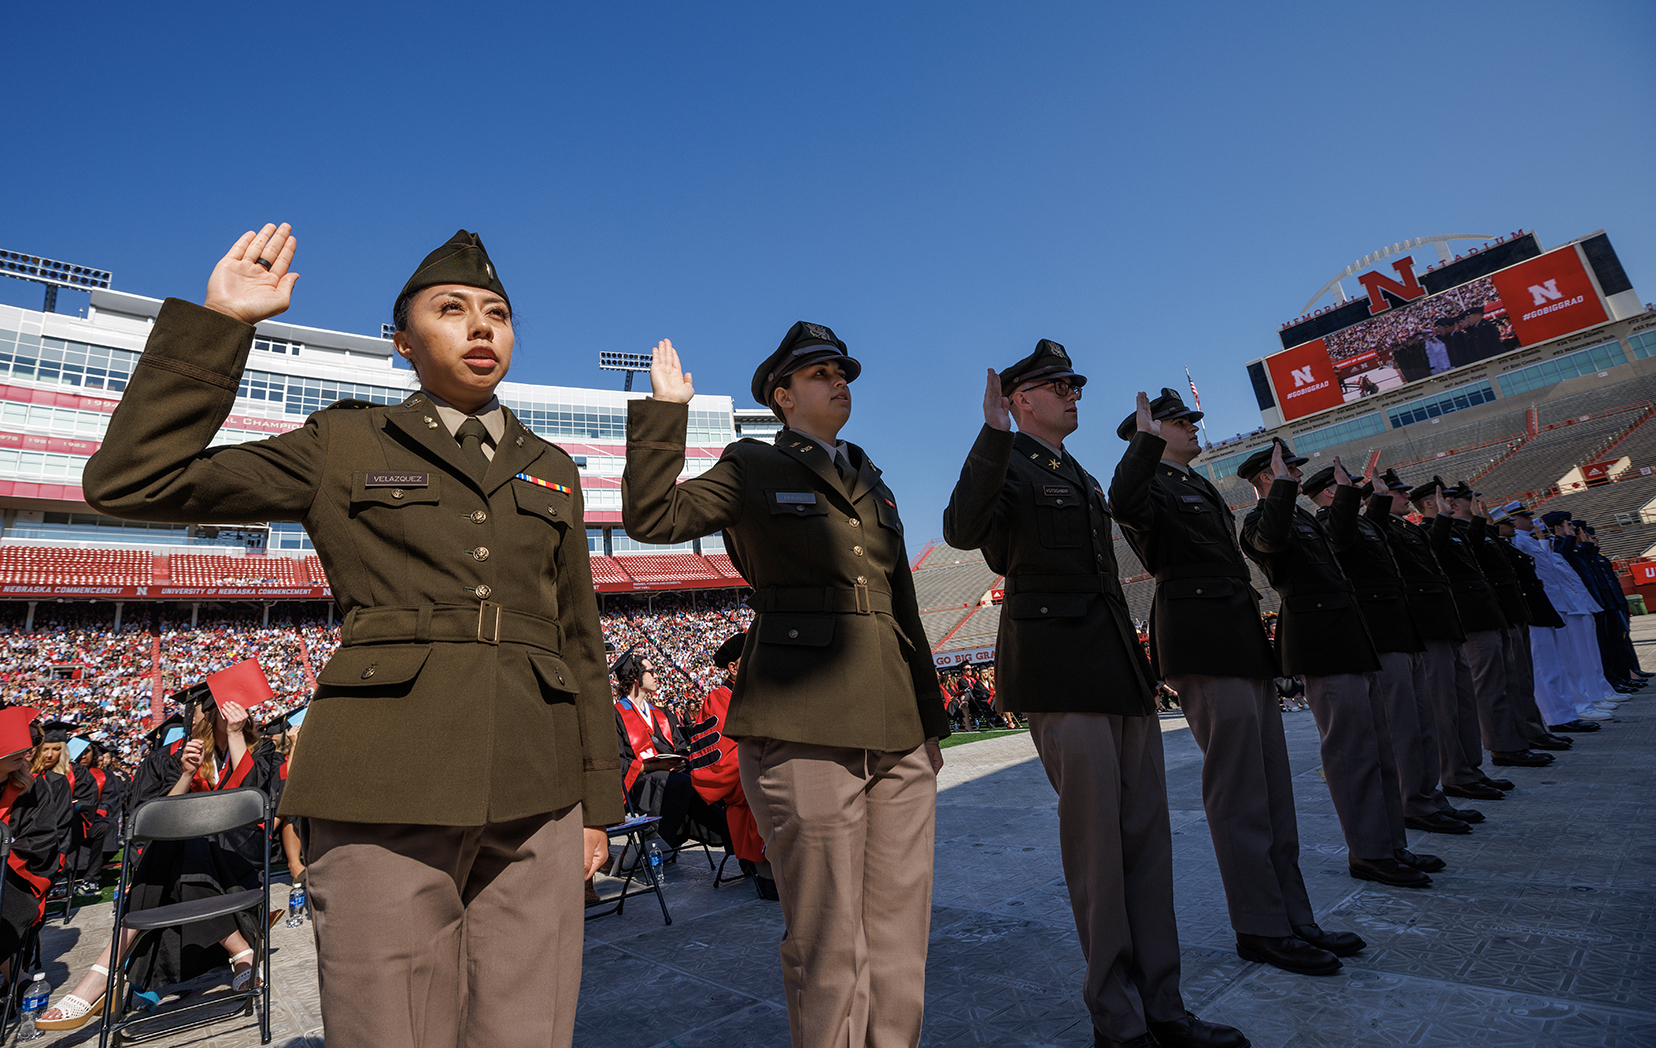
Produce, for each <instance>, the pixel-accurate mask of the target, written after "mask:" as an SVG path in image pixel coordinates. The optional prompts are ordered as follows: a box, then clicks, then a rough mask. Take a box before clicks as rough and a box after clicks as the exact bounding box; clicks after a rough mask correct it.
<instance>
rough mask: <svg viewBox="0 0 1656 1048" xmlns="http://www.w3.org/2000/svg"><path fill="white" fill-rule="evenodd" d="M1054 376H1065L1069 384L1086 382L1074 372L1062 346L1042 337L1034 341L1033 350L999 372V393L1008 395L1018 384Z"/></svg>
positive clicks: (1083, 376) (1076, 384) (1084, 378)
mask: <svg viewBox="0 0 1656 1048" xmlns="http://www.w3.org/2000/svg"><path fill="white" fill-rule="evenodd" d="M1055 378H1067V379H1069V380H1070V385H1072V386H1076V387H1080V386H1085V385H1086V384H1087V376H1085V375H1077V374H1076V373H1075V368H1074V367H1073V366H1072V365H1071V364H1070V358H1069V354H1068V353H1066V352H1064V347H1063V346H1060V345H1059V344H1058V343H1056V342H1054V341H1052V339H1050V338H1043V339H1041V341H1039V342H1037V343H1035V352H1033V353H1031V354H1029V356H1027V357H1024V358H1023V359H1022V360H1020V361H1018V362H1017V363H1016V364H1013V365H1012V366H1011V367H1009V368H1007V369H1006V370H1004V371H1002V372H1001V373H1000V384H1001V395H1002V396H1006V397H1010V396H1011V395H1012V394H1013V393H1015V392H1016V391H1017V389H1018V387H1019V386H1023V385H1027V384H1029V383H1031V382H1048V381H1051V380H1052V379H1055Z"/></svg>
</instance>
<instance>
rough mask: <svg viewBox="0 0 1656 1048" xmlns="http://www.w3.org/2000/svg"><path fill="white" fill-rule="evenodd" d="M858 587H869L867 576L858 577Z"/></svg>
mask: <svg viewBox="0 0 1656 1048" xmlns="http://www.w3.org/2000/svg"><path fill="white" fill-rule="evenodd" d="M857 585H859V586H866V585H868V578H867V576H864V575H858V576H857Z"/></svg>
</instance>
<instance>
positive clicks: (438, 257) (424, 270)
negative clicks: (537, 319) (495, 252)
mask: <svg viewBox="0 0 1656 1048" xmlns="http://www.w3.org/2000/svg"><path fill="white" fill-rule="evenodd" d="M438 284H465V285H466V286H467V287H480V288H484V289H486V290H489V291H493V292H494V293H495V294H497V295H499V296H500V297H501V298H504V299H506V305H507V306H508V307H510V306H511V304H512V300H511V299H510V298H508V297H507V295H506V288H505V287H504V286H503V285H502V284H501V283H500V277H499V276H497V275H496V274H495V268H494V263H493V262H490V261H489V253H488V252H487V251H485V250H483V241H482V239H481V238H479V237H478V235H477V234H476V233H468V232H466V231H465V230H464V229H462V230H460V231H459V232H457V233H455V234H454V235H453V236H452V237H450V238H449V239H448V243H446V244H444V245H443V246H442V247H440V248H438V249H437V250H436V251H433V252H432V253H431V254H429V255H427V256H426V257H425V260H424V261H423V262H421V263H420V266H419V268H418V269H416V270H414V275H413V276H411V277H409V278H408V283H406V284H404V285H403V289H402V290H401V291H399V292H397V298H396V301H397V302H401V301H402V300H403V299H405V298H407V297H408V296H410V295H412V294H414V293H415V292H416V291H423V290H425V289H426V288H428V287H436V286H437V285H438ZM392 311H393V313H395V311H396V306H395V305H393V306H392Z"/></svg>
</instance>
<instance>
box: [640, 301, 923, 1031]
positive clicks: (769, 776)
mask: <svg viewBox="0 0 1656 1048" xmlns="http://www.w3.org/2000/svg"><path fill="white" fill-rule="evenodd" d="M861 370H862V368H861V365H859V364H858V363H857V362H856V360H854V359H852V358H851V357H850V356H849V355H848V354H847V353H846V349H845V343H843V342H841V341H839V340H838V339H837V338H835V337H834V333H833V332H832V331H830V330H828V329H827V328H825V327H822V326H820V325H817V324H806V323H799V324H795V325H794V326H793V328H792V330H790V331H789V332H788V335H787V337H786V338H784V339H783V340H782V344H781V345H780V346H779V347H777V350H776V352H775V353H773V354H771V356H770V357H769V358H768V359H767V360H766V361H765V362H764V363H763V364H761V365H760V366H759V370H758V372H757V373H756V374H755V375H754V378H753V397H754V399H755V400H757V401H759V402H760V403H762V404H768V405H770V406H771V407H772V408H773V410H775V411H776V412H777V414H778V415H779V416H781V417H782V420H783V422H784V423H785V425H786V428H784V429H783V430H782V432H781V433H780V434H778V435H777V438H776V443H775V444H762V443H760V442H758V441H754V440H743V441H739V442H737V443H735V444H732V445H731V446H730V447H728V448H726V449H725V453H724V456H723V457H722V458H720V460H719V462H718V463H717V464H716V465H715V466H714V467H713V468H712V469H710V470H708V471H707V472H706V473H703V474H702V475H701V476H698V477H695V478H693V479H691V480H687V481H685V482H684V483H683V484H675V483H674V480H675V479H676V478H677V477H678V475H679V472H680V471H681V470H682V469H683V468H684V439H685V429H686V424H687V421H688V416H689V409H688V407H687V405H688V404H689V402H690V398H691V397H692V396H693V395H694V393H695V390H694V388H693V387H692V386H691V384H690V375H688V374H686V373H683V372H682V371H681V370H680V368H679V359H678V354H677V353H676V352H674V350H673V347H672V344H671V343H670V342H662V343H661V344H660V345H658V346H657V347H656V350H655V355H654V359H653V361H652V366H651V368H650V385H651V389H652V390H653V391H654V392H653V395H652V397H651V399H648V400H635V401H633V402H632V403H630V404H628V405H627V408H628V414H627V468H626V473H625V476H624V477H623V480H622V492H621V498H622V517H623V519H624V520H625V521H626V525H627V533H628V534H629V535H631V536H633V537H634V538H636V539H638V540H640V541H642V542H661V543H666V542H682V541H684V540H686V539H691V538H696V537H698V536H701V535H708V534H711V533H713V532H715V531H720V530H723V531H724V532H725V533H726V535H727V537H728V538H727V544H728V546H729V549H730V554H731V558H732V559H733V560H734V561H735V562H736V564H737V566H738V567H739V568H740V569H741V571H742V574H743V576H745V577H746V578H747V579H748V581H749V582H750V583H752V584H753V586H754V593H753V596H752V597H751V598H750V602H751V603H752V605H753V608H754V610H755V611H756V612H758V618H757V619H756V620H755V621H754V624H753V628H752V629H750V630H749V631H748V635H747V643H746V645H745V647H744V648H743V650H742V660H741V661H742V672H741V675H740V676H738V677H737V678H736V687H735V690H734V692H733V694H732V696H731V700H730V710H729V713H728V715H727V718H726V722H725V734H727V735H729V736H731V737H733V738H736V739H738V740H739V742H738V747H737V757H738V761H739V763H740V765H741V774H742V789H743V791H744V792H745V793H746V794H747V798H748V802H749V804H751V805H752V807H753V815H754V819H755V821H756V822H757V823H758V825H759V832H760V833H761V835H762V836H764V838H765V855H766V857H767V858H768V859H769V860H770V863H771V866H772V868H773V869H774V871H775V874H776V888H777V891H778V893H779V894H780V895H781V897H782V899H781V901H782V914H783V918H784V919H785V921H786V922H787V934H786V936H785V938H784V939H783V942H782V976H783V981H784V983H785V984H786V987H787V998H788V1022H789V1026H790V1027H791V1028H792V1031H793V1043H794V1044H795V1045H796V1046H804V1045H821V1046H824V1048H826V1046H828V1045H835V1046H839V1048H844V1046H845V1045H847V1044H849V1045H853V1046H862V1045H868V1046H875V1045H877V1046H881V1048H885V1046H893V1048H894V1046H899V1045H910V1046H912V1045H915V1044H918V1043H919V1039H920V1019H921V1012H922V1005H923V1003H924V999H925V983H926V938H927V932H928V929H929V927H930V920H931V886H932V841H933V820H934V817H935V815H936V807H937V775H936V773H937V769H938V768H940V767H941V766H942V764H943V757H942V752H941V751H940V750H939V749H938V748H937V741H936V740H937V739H939V738H941V737H943V736H946V735H948V734H949V727H948V716H947V714H945V713H944V712H943V697H942V692H941V691H940V690H939V688H938V685H937V672H936V669H935V667H934V666H933V664H932V659H931V652H930V649H929V647H928V646H927V645H926V636H925V633H924V631H923V630H922V628H921V625H920V611H919V606H918V605H917V603H916V601H915V596H914V580H913V579H912V578H911V577H910V575H909V566H908V563H909V558H908V551H907V549H906V548H905V546H904V543H903V525H902V521H901V520H899V519H898V516H897V502H896V499H895V498H894V497H893V496H892V494H891V491H890V489H889V488H887V487H886V486H885V484H883V483H882V482H881V481H880V471H879V470H878V469H876V468H875V467H874V464H873V463H872V462H870V461H869V459H868V457H867V456H866V455H864V454H863V451H862V449H861V448H859V447H857V446H856V445H855V444H847V443H845V442H843V441H840V440H838V439H837V437H838V435H839V431H840V428H841V427H842V426H844V425H845V422H846V420H847V419H849V418H850V416H851V390H850V382H851V381H852V380H853V379H855V378H856V377H857V374H858V373H859V372H860V371H861Z"/></svg>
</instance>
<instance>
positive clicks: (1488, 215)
mask: <svg viewBox="0 0 1656 1048" xmlns="http://www.w3.org/2000/svg"><path fill="white" fill-rule="evenodd" d="M367 6H368V5H350V4H337V3H332V4H308V3H287V4H282V5H263V7H262V9H261V10H253V9H252V8H251V7H250V5H189V6H185V5H158V6H145V5H136V6H135V5H124V6H121V5H93V6H90V7H88V6H84V5H83V6H79V7H74V6H69V7H66V6H64V5H58V4H25V5H17V4H14V5H11V6H10V7H8V9H7V11H6V14H5V16H4V19H3V20H0V25H4V27H5V36H6V38H7V40H8V42H9V44H10V46H9V47H8V48H7V58H6V69H7V77H6V79H7V83H8V85H9V87H8V91H7V93H8V98H9V101H8V103H7V120H6V121H5V124H6V143H7V148H6V156H5V162H4V163H3V164H0V200H3V201H4V205H3V207H0V246H4V247H7V248H12V249H20V250H26V251H30V252H34V253H37V254H42V255H47V256H50V257H54V258H60V259H65V260H69V261H77V262H87V263H90V264H94V265H98V266H102V267H104V268H108V269H111V270H113V271H114V273H115V282H116V287H118V288H120V289H122V290H126V291H132V292H137V293H140V294H147V295H157V296H160V295H176V296H180V297H185V298H194V299H196V300H198V301H199V298H200V296H201V294H202V289H203V286H204V284H205V280H206V276H207V273H208V271H209V269H210V267H211V264H212V263H213V261H214V260H216V259H217V257H218V256H219V255H220V254H221V253H222V252H223V250H224V249H225V248H226V247H227V246H228V245H229V244H230V243H231V242H232V241H233V240H234V239H235V238H236V236H237V235H238V234H239V233H240V232H241V231H242V230H244V229H247V228H250V227H252V226H256V225H257V224H258V223H260V222H263V221H266V220H273V221H281V220H287V221H290V222H292V223H293V225H294V227H295V229H296V230H297V232H298V234H299V236H300V251H299V257H298V260H297V263H296V266H295V268H296V269H298V270H299V271H300V272H301V273H302V274H303V279H302V280H301V281H300V282H299V286H298V290H297V292H296V294H295V299H294V305H293V308H292V309H291V310H290V311H289V313H288V314H287V316H286V319H289V320H292V321H293V322H295V323H301V324H311V325H316V326H320V327H330V328H339V329H343V330H348V331H360V332H364V333H370V334H373V333H377V332H378V330H379V324H380V323H381V321H384V320H387V319H389V312H390V306H391V300H392V298H393V296H394V295H395V293H396V291H397V289H398V288H399V287H400V286H401V284H402V282H403V281H404V279H406V277H407V275H408V273H409V272H410V271H411V269H412V267H413V265H414V264H415V263H416V262H417V261H418V260H419V259H420V258H421V257H422V256H423V255H424V254H425V253H426V252H427V251H429V250H430V249H431V248H433V247H435V246H436V245H437V244H439V243H441V242H442V241H443V240H445V239H446V238H447V237H448V236H449V235H450V234H452V233H453V232H454V230H455V229H456V228H458V227H462V226H463V227H465V228H468V229H472V230H476V231H478V232H479V233H481V235H482V236H483V238H484V241H485V243H486V244H487V245H488V247H489V250H490V253H491V255H492V256H493V258H494V259H495V261H496V263H497V265H498V268H499V270H500V272H501V274H502V277H503V279H504V281H505V283H506V286H507V288H508V290H509V292H510V293H511V296H512V300H513V304H514V306H515V307H516V309H517V311H518V313H519V315H520V317H521V321H522V324H521V328H520V331H519V343H518V351H517V356H516V359H515V362H514V367H513V371H512V377H513V378H515V379H520V380H525V381H539V382H549V383H560V384H569V385H585V386H592V385H597V386H609V387H613V386H615V385H616V384H617V383H618V379H619V376H617V375H614V374H611V373H605V372H599V371H598V370H597V369H596V359H597V353H598V351H599V350H600V349H622V350H644V349H646V348H648V347H649V346H650V345H651V344H653V343H654V342H655V340H656V339H658V338H663V337H670V338H672V339H673V341H674V344H675V345H677V346H678V347H679V348H680V350H681V352H682V354H683V355H684V357H685V359H686V361H687V366H689V367H690V368H691V370H693V371H694V373H695V375H696V380H697V381H696V385H697V388H698V389H699V390H700V391H702V392H705V393H723V394H728V395H733V396H735V397H737V399H738V403H744V402H746V401H747V392H746V391H747V388H748V382H749V377H750V375H751V374H752V371H753V368H754V366H755V365H756V364H757V362H758V361H759V360H760V359H762V358H763V357H764V356H765V355H766V354H767V353H769V352H770V351H771V350H772V349H774V348H775V346H776V344H777V342H778V341H779V340H780V338H781V336H782V334H783V333H784V332H785V331H786V330H787V328H788V326H789V325H790V324H792V323H793V322H794V321H795V320H800V319H806V320H813V321H817V322H820V323H826V324H828V325H830V326H832V327H833V328H834V330H835V331H836V332H838V333H839V335H840V336H841V337H842V338H843V339H844V340H845V341H846V342H847V343H848V344H849V345H850V347H851V349H852V351H853V353H855V354H856V355H857V356H858V357H859V358H860V359H861V360H862V361H863V364H864V367H865V370H864V373H863V377H862V378H861V379H860V380H859V381H858V383H857V384H856V387H855V394H856V406H855V414H854V416H853V418H852V421H851V425H850V427H849V428H848V429H847V431H846V434H845V435H846V436H847V437H849V438H850V439H852V440H855V441H857V442H859V443H861V444H863V445H864V446H865V447H867V448H868V449H869V450H870V452H871V453H872V454H873V456H874V458H875V461H877V462H878V463H879V464H880V465H881V467H882V468H883V469H884V470H885V473H886V478H887V480H888V481H889V482H890V483H891V485H892V487H893V489H894V490H895V492H896V494H897V496H898V500H899V503H900V505H901V506H902V508H903V513H904V517H905V520H906V521H908V523H909V532H910V535H911V536H912V539H911V541H915V542H916V543H917V541H918V540H920V539H923V538H924V537H927V536H932V535H937V534H939V533H940V532H941V524H940V515H941V511H942V507H943V505H944V504H945V502H946V501H947V499H948V493H949V490H950V487H951V486H952V484H953V481H954V478H955V476H956V474H957V473H958V471H959V468H960V463H961V461H962V459H963V458H964V455H965V452H966V449H967V448H968V446H969V445H970V443H971V440H972V438H973V435H974V434H975V432H976V430H977V428H978V426H979V425H980V424H981V422H982V415H981V411H980V404H981V399H982V381H983V380H982V376H983V371H984V368H985V367H988V366H994V367H1004V366H1006V365H1007V364H1010V363H1011V362H1013V361H1014V360H1017V359H1019V358H1020V357H1022V356H1024V355H1025V354H1027V353H1028V352H1029V351H1030V350H1031V349H1033V348H1034V345H1035V342H1036V340H1037V339H1040V338H1043V337H1045V338H1052V339H1055V340H1057V341H1059V342H1062V343H1064V344H1065V345H1066V346H1068V347H1069V349H1070V351H1071V353H1072V355H1073V356H1074V358H1075V359H1076V361H1077V362H1078V364H1079V365H1080V367H1081V368H1082V370H1084V371H1086V372H1087V373H1088V374H1090V376H1091V377H1092V380H1093V381H1092V384H1091V385H1090V386H1088V387H1087V397H1086V399H1085V400H1084V401H1083V402H1082V429H1081V431H1080V432H1079V433H1078V434H1077V435H1076V437H1075V438H1073V439H1072V442H1071V444H1072V447H1073V448H1074V449H1075V451H1076V452H1077V454H1078V456H1079V457H1080V458H1081V460H1082V462H1083V463H1085V464H1086V465H1088V467H1089V468H1090V469H1092V471H1093V472H1094V473H1097V474H1100V475H1102V476H1106V477H1107V476H1108V474H1109V472H1110V471H1111V470H1112V469H1113V468H1114V463H1115V461H1116V459H1117V458H1118V457H1119V454H1120V451H1121V450H1122V445H1121V444H1120V443H1119V441H1117V439H1116V437H1115V435H1114V432H1113V430H1114V427H1115V425H1116V423H1117V422H1118V421H1119V420H1120V419H1121V418H1122V416H1123V415H1125V414H1126V413H1127V412H1128V410H1129V409H1130V408H1131V405H1132V395H1133V392H1134V391H1135V390H1137V389H1141V388H1146V389H1150V390H1151V391H1152V392H1153V391H1154V390H1155V389H1156V388H1158V387H1160V386H1162V385H1164V384H1165V385H1175V386H1179V385H1182V383H1183V374H1184V373H1183V368H1184V367H1185V366H1186V365H1188V366H1189V367H1190V369H1191V371H1192V373H1193V374H1194V375H1195V377H1196V381H1197V384H1198V385H1199V387H1200V388H1201V390H1202V398H1203V406H1204V407H1205V408H1206V409H1207V411H1208V413H1209V420H1208V421H1209V425H1210V433H1211V434H1212V436H1213V437H1214V438H1216V439H1217V438H1220V437H1223V436H1226V435H1229V434H1232V433H1235V432H1238V431H1241V430H1245V429H1251V428H1253V427H1254V426H1256V425H1257V424H1258V419H1259V416H1258V411H1257V408H1256V406H1255V404H1254V400H1253V397H1252V394H1251V392H1250V391H1249V388H1248V385H1247V381H1246V376H1245V373H1244V370H1243V364H1244V362H1245V361H1247V360H1248V359H1251V358H1253V357H1256V356H1259V355H1261V354H1263V353H1266V352H1269V351H1271V350H1272V349H1273V348H1274V347H1275V345H1276V343H1275V333H1276V330H1277V327H1278V325H1279V324H1281V323H1282V322H1283V321H1286V320H1289V319H1291V318H1292V317H1293V316H1295V315H1296V314H1297V313H1298V312H1299V309H1300V307H1301V306H1302V305H1303V304H1304V302H1305V300H1306V299H1307V298H1308V297H1309V296H1310V294H1311V293H1312V292H1313V291H1315V290H1316V288H1317V287H1318V286H1320V285H1321V284H1322V283H1323V282H1324V281H1325V280H1326V279H1327V278H1328V277H1330V276H1331V275H1333V273H1334V272H1335V271H1337V270H1338V269H1340V268H1341V267H1343V266H1344V265H1345V264H1346V263H1348V262H1350V261H1351V260H1352V259H1354V258H1356V257H1357V256H1359V255H1362V254H1365V253H1367V252H1369V251H1371V250H1373V249H1375V248H1378V247H1380V246H1382V245H1385V244H1389V243H1391V242H1393V241H1397V240H1402V239H1405V238H1407V237H1412V236H1420V235H1426V234H1434V233H1445V232H1464V231H1478V232H1491V233H1505V232H1508V231H1510V230H1513V229H1517V228H1519V227H1525V228H1533V229H1535V230H1537V232H1538V233H1539V234H1540V236H1541V238H1542V241H1543V243H1544V244H1546V245H1548V246H1553V245H1556V244H1558V243H1560V242H1562V241H1565V240H1567V239H1570V238H1573V237H1576V236H1579V235H1581V234H1583V233H1587V232H1589V231H1591V230H1594V229H1598V228H1600V227H1603V228H1604V229H1606V230H1608V231H1609V233H1610V236H1611V239H1612V241H1613V242H1614V243H1615V245H1616V247H1617V249H1618V250H1619V252H1620V254H1621V258H1622V261H1623V263H1624V264H1625V265H1626V267H1627V270H1628V273H1629V275H1630V276H1631V277H1632V279H1633V282H1634V286H1635V287H1636V288H1637V289H1638V290H1639V293H1640V294H1641V296H1643V298H1644V299H1646V300H1650V299H1652V298H1653V297H1656V222H1653V215H1656V204H1653V186H1656V135H1653V134H1652V132H1653V131H1656V126H1653V124H1656V117H1653V113H1656V61H1653V59H1652V56H1653V55H1656V5H1652V4H1650V3H1648V2H1627V3H1608V2H1583V0H1576V2H1573V3H1569V4H1560V3H1557V2H1556V0H1553V2H1546V3H1522V2H1508V3H1451V4H1445V3H1441V2H1436V3H1423V4H1412V3H1391V4H1385V3H1379V4H1356V5H1331V4H1326V3H1317V4H1310V3H1306V4H1232V3H1227V4H1208V5H1194V4H1133V5H1122V4H1048V3H1017V4H994V5H989V4H966V3H947V4H944V3H939V4H929V5H920V4H889V3H884V4H847V3H836V4H821V5H817V4H810V5H807V4H754V5H745V6H744V5H735V4H655V3H631V4H585V5H575V4H555V5H554V4H535V5H506V4H489V5H463V4H444V5H427V4H418V3H410V4H404V5H398V6H395V7H393V6H390V5H375V7H376V9H375V10H373V11H368V10H367ZM169 11H170V12H171V13H168V12H169ZM184 12H188V15H187V16H186V15H185V13H184ZM1427 254H1429V251H1428V252H1427ZM39 298H40V296H39V292H38V290H37V289H36V288H34V287H33V286H31V285H25V284H21V283H19V282H16V281H10V280H0V301H6V302H13V303H16V304H20V305H29V306H33V307H35V308H38V304H39ZM64 300H65V303H66V304H68V305H69V306H70V307H71V308H72V307H73V305H74V301H73V300H74V296H68V295H66V296H65V297H64Z"/></svg>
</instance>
